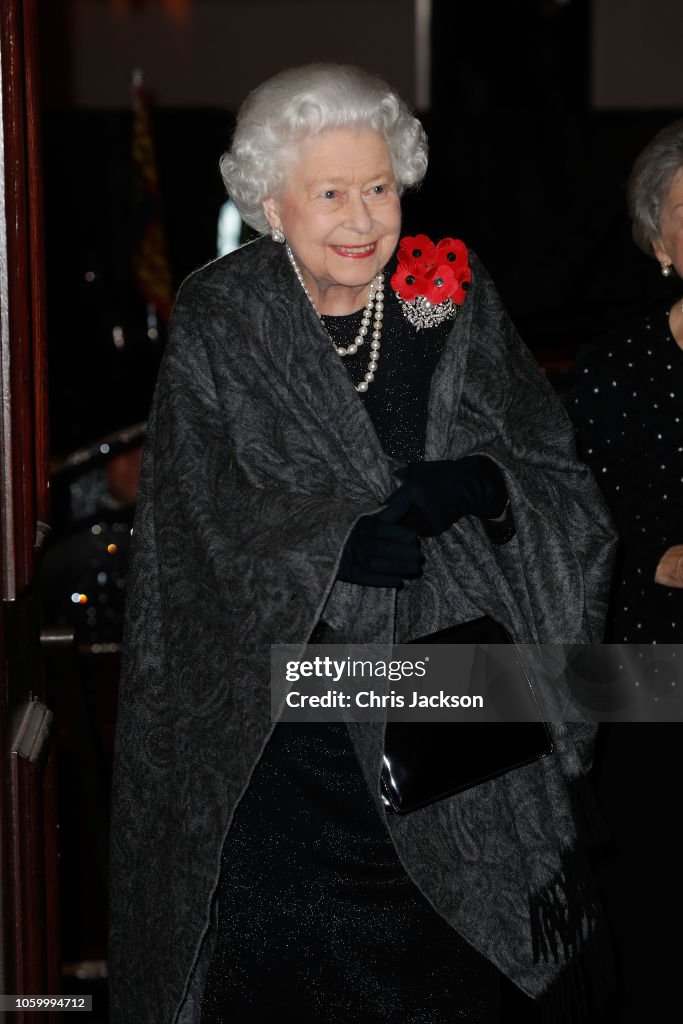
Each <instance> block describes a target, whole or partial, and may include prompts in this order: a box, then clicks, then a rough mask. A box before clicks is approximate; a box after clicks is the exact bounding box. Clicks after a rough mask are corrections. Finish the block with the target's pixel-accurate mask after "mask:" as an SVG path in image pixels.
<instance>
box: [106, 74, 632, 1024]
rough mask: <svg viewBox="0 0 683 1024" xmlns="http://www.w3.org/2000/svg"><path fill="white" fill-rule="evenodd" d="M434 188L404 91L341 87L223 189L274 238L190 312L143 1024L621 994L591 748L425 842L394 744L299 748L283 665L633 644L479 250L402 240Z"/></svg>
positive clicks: (141, 641)
mask: <svg viewBox="0 0 683 1024" xmlns="http://www.w3.org/2000/svg"><path fill="white" fill-rule="evenodd" d="M426 165H427V146H426V139H425V136H424V132H423V130H422V127H421V125H420V123H419V122H418V121H417V120H416V119H415V117H413V115H412V114H411V113H410V111H409V110H408V109H407V108H406V106H405V104H404V103H403V101H402V100H401V99H400V98H399V97H398V96H397V95H396V93H395V92H394V91H393V90H392V89H391V88H389V87H388V86H387V85H386V84H385V83H384V82H382V81H381V80H379V79H377V78H375V77H374V76H372V75H369V74H367V73H366V72H364V71H361V70H359V69H357V68H350V67H344V66H335V65H312V66H310V67H304V68H299V69H294V70H291V71H286V72H283V73H281V74H279V75H277V76H276V77H275V78H273V79H271V80H270V81H268V82H266V83H264V84H263V85H262V86H260V87H259V88H257V89H256V90H255V91H254V92H253V93H252V94H251V95H250V96H249V97H248V98H247V100H246V102H245V104H244V106H243V108H242V110H241V111H240V113H239V117H238V121H237V127H236V131H235V134H234V138H233V142H232V146H231V149H230V151H229V152H228V153H227V154H226V155H225V156H224V157H223V160H222V162H221V166H222V172H223V176H224V179H225V182H226V186H227V188H228V191H229V193H230V195H231V197H232V198H233V200H234V201H235V203H236V204H237V206H238V208H239V209H240V211H241V213H242V216H243V217H244V218H245V219H246V220H247V221H248V222H249V223H250V224H252V225H253V226H254V227H255V228H257V229H258V230H259V231H260V232H261V233H262V234H263V237H262V238H260V239H258V240H257V241H255V242H253V243H251V244H250V245H247V246H244V247H243V248H241V249H239V250H238V251H237V252H235V253H232V254H231V255H229V256H227V257H224V258H222V259H219V260H217V261H215V262H213V263H211V264H209V265H208V266H206V267H204V268H202V269H201V270H199V271H197V272H196V273H195V274H193V275H192V276H191V277H190V278H189V279H188V280H187V281H186V282H185V283H184V285H183V286H182V288H181V291H180V293H179V296H178V300H177V303H176V307H175V311H174V315H173V322H172V330H171V336H170V340H169V344H168V348H167V351H166V353H165V357H164V362H163V365H162V368H161V371H160V375H159V380H158V384H157V390H156V394H155V399H154V405H153V409H152V413H151V416H150V422H149V430H148V438H147V446H146V454H145V459H144V466H143V471H142V477H141V483H140V491H139V498H138V508H137V516H136V525H135V534H134V553H133V558H132V566H131V573H130V578H129V596H128V622H127V635H126V656H125V663H124V671H123V676H122V681H121V697H120V713H119V722H118V731H117V751H116V766H115V788H114V810H113V821H112V886H113V895H112V908H111V912H112V932H111V949H110V972H111V979H112V980H111V986H112V987H111V1003H112V1018H111V1019H112V1022H113V1024H122V1022H124V1021H125V1022H131V1024H133V1022H134V1024H172V1022H178V1024H190V1022H191V1024H200V1022H201V1024H219V1022H225V1021H235V1020H260V1019H266V1017H269V1016H270V1015H271V1014H273V1013H276V1012H277V1011H279V1010H283V1011H290V1012H291V1013H292V1014H294V1015H296V1018H297V1019H298V1020H301V1021H311V1022H312V1021H319V1022H323V1021H324V1022H327V1024H330V1022H340V1024H341V1022H344V1024H350V1022H361V1021H362V1022H369V1021H378V1022H380V1021H382V1022H399V1021H400V1022H401V1024H410V1022H414V1024H417V1022H418V1021H419V1022H432V1024H439V1022H443V1024H445V1022H446V1021H449V1022H452V1021H454V1020H467V1021H470V1022H472V1024H474V1022H483V1021H493V1020H495V1019H497V1015H498V1009H497V988H498V979H499V977H500V972H502V973H503V974H504V975H506V976H507V977H508V978H510V979H511V980H512V981H513V982H514V983H515V985H516V986H518V988H519V989H521V990H522V991H523V992H525V993H526V994H527V995H529V996H531V997H532V998H533V999H538V1000H542V1002H543V1003H544V1005H546V1006H547V1007H549V1008H550V1009H549V1013H551V1014H552V1019H553V1020H557V1019H560V1017H561V1016H562V1015H564V1017H565V1019H566V1020H572V1021H575V1020H579V1019H580V1017H581V1012H582V1011H581V1007H583V1009H584V1010H585V1007H586V1003H587V993H589V992H590V991H592V990H595V991H598V990H599V989H600V986H601V984H602V982H603V980H604V973H605V961H604V959H602V958H601V954H602V949H603V934H602V925H601V915H600V909H599V906H598V904H597V901H596V899H595V896H594V892H593V889H592V887H591V881H590V874H589V871H588V868H587V866H586V862H585V857H584V855H583V852H582V848H583V840H582V815H581V813H580V805H581V804H583V806H585V800H586V799H587V797H586V795H585V786H584V783H583V781H582V780H583V777H584V773H585V770H586V768H587V766H588V765H589V763H590V735H589V734H590V730H585V731H580V730H575V731H573V732H570V731H569V730H568V729H567V728H566V727H560V726H557V727H556V728H555V730H554V735H553V745H554V749H553V752H552V754H550V755H549V756H545V757H542V758H540V759H539V760H536V761H534V762H533V763H531V764H528V765H527V766H526V767H521V768H514V769H512V770H510V771H507V772H505V773H503V774H498V777H497V778H495V779H493V780H491V781H488V782H485V783H484V784H482V785H473V786H471V787H469V788H467V789H465V790H463V791H461V792H457V793H451V794H446V795H443V794H442V797H443V798H442V799H435V800H430V801H425V802H424V805H423V806H420V807H419V808H417V809H414V810H412V811H411V812H410V813H406V814H401V813H396V809H395V808H392V807H391V806H389V805H388V804H387V802H386V800H383V798H382V792H381V784H380V782H381V775H382V765H383V759H384V742H385V736H384V726H383V723H367V722H366V723H363V722H353V721H350V722H348V723H339V722H317V723H313V724H310V723H302V724H293V723H284V722H280V723H279V724H274V723H273V722H272V721H271V703H270V690H269V682H270V676H269V672H270V646H271V644H294V645H298V647H299V648H300V649H301V650H303V649H304V645H305V644H307V643H309V642H311V641H314V642H316V643H354V644H364V643H369V642H380V643H383V644H389V645H391V644H392V643H393V642H399V643H404V642H409V641H411V640H414V639H416V638H422V637H425V636H428V635H433V634H435V633H440V632H441V631H442V630H451V629H453V628H454V627H459V626H460V625H461V624H463V623H471V622H477V621H480V620H482V619H483V618H484V617H487V619H486V621H489V622H493V623H494V624H497V625H498V626H499V627H500V628H502V629H504V630H505V632H506V635H508V636H510V637H511V638H512V639H514V640H516V641H520V642H526V643H539V642H549V643H583V642H590V641H592V640H595V639H596V638H598V637H599V636H600V635H601V632H602V628H603V614H604V587H605V582H606V579H607V576H608V572H609V565H610V552H611V546H612V534H611V528H610V525H609V521H608V519H607V517H606V514H605V512H604V510H603V506H602V504H601V502H600V499H599V498H598V496H597V491H596V488H595V485H594V483H593V481H592V478H591V477H590V474H589V473H588V471H587V470H586V469H585V467H584V466H582V465H581V464H580V463H578V462H577V461H576V459H575V455H574V451H573V447H572V446H573V438H572V431H571V428H570V425H569V423H568V420H567V418H566V416H565V414H564V412H563V411H562V409H561V407H560V406H559V404H558V402H557V401H556V399H555V398H554V396H553V393H552V391H551V389H550V388H549V387H548V385H547V384H546V382H545V380H544V378H543V377H542V375H541V374H540V373H539V372H538V370H537V368H536V365H535V363H534V361H533V359H532V358H531V356H530V355H529V353H528V352H527V351H526V350H525V349H524V347H523V345H522V344H521V342H520V340H519V338H518V337H517V335H516V333H515V331H514V328H513V327H512V325H511V323H510V321H509V320H508V318H507V317H506V315H505V312H504V310H503V309H502V308H501V305H500V302H499V300H498V297H497V295H496V292H495V289H494V287H493V285H492V283H491V281H490V280H489V278H488V277H487V275H486V272H485V271H484V269H483V268H482V266H481V264H480V263H479V261H478V260H477V258H476V256H475V255H474V253H473V252H471V251H470V250H468V248H467V246H466V244H465V243H464V242H463V241H461V240H460V239H457V238H443V239H440V240H432V239H429V238H427V237H426V236H424V235H415V236H412V237H408V238H403V239H402V240H400V231H401V207H400V195H401V192H402V191H403V190H404V189H405V188H408V187H412V186H416V185H417V184H418V183H419V182H420V180H421V179H422V177H423V175H424V173H425V169H426ZM580 793H583V794H584V799H583V800H579V799H577V796H578V794H580ZM529 1005H531V1004H529Z"/></svg>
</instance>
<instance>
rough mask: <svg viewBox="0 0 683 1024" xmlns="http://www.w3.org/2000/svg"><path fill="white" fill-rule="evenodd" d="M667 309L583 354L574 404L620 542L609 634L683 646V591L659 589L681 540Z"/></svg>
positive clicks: (586, 454)
mask: <svg viewBox="0 0 683 1024" xmlns="http://www.w3.org/2000/svg"><path fill="white" fill-rule="evenodd" d="M669 305H670V304H669ZM669 305H667V306H666V307H664V306H662V307H660V308H657V309H655V310H654V311H653V312H652V313H650V314H648V315H647V316H645V317H644V318H643V319H642V320H641V321H640V322H638V323H636V324H634V325H633V327H632V328H631V329H630V330H627V331H625V332H623V333H621V334H620V335H618V336H614V337H611V338H609V339H607V340H606V342H605V343H603V344H602V345H600V346H599V347H597V346H596V347H595V348H593V349H592V350H591V351H587V352H585V353H582V354H581V355H580V357H579V359H578V360H577V368H576V373H577V382H576V385H575V388H574V389H573V390H572V393H571V396H570V399H569V403H568V411H569V414H570V416H571V418H572V419H573V421H574V424H575V426H576V428H577V433H578V441H579V449H580V453H581V455H582V457H583V458H584V459H585V460H586V462H587V463H588V464H589V465H590V467H591V469H592V470H593V473H594V474H595V478H596V480H597V482H598V484H599V486H600V487H601V489H602V492H603V494H604V496H605V498H606V499H607V502H608V504H609V505H610V508H611V510H612V514H613V516H614V519H615V523H616V526H617V528H618V530H619V533H620V535H621V550H620V555H619V559H618V562H617V566H616V570H615V575H614V585H613V590H612V598H611V604H610V611H609V616H608V632H607V636H606V639H607V640H610V641H612V642H614V643H648V644H649V643H681V641H683V590H679V589H675V588H671V587H664V586H662V585H661V584H658V583H655V582H654V575H655V569H656V567H657V563H658V562H659V559H660V558H661V557H662V555H663V554H664V552H665V551H666V550H667V549H668V548H669V547H671V546H672V545H674V544H681V543H683V351H682V350H681V349H680V348H679V346H678V345H677V343H676V341H675V339H674V338H673V336H672V334H671V331H670V329H669V319H668V314H669Z"/></svg>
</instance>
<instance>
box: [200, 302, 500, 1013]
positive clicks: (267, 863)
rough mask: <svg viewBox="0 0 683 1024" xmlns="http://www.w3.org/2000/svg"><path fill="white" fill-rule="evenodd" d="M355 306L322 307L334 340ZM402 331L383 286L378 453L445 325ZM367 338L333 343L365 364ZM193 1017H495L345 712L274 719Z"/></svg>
mask: <svg viewBox="0 0 683 1024" xmlns="http://www.w3.org/2000/svg"><path fill="white" fill-rule="evenodd" d="M360 318H361V313H358V314H353V315H351V316H349V317H334V318H332V317H326V318H325V319H324V323H325V326H326V327H327V329H328V331H329V333H330V334H331V336H332V337H333V338H334V340H335V341H336V342H337V343H338V344H343V343H346V344H348V342H349V340H350V338H352V337H353V336H354V333H355V332H356V331H357V329H358V326H359V325H360ZM450 326H451V325H450V324H449V323H446V324H443V325H441V326H439V327H438V328H434V329H431V330H428V331H424V330H423V331H419V332H417V331H415V329H414V328H413V327H411V326H410V325H409V324H408V322H407V321H406V320H405V318H404V317H403V315H402V313H401V310H400V307H399V304H398V301H397V300H396V298H395V297H394V296H393V293H392V294H391V295H390V294H388V289H387V296H386V300H385V324H384V328H383V331H382V349H381V358H380V360H379V367H378V370H377V372H376V378H375V382H374V383H373V384H371V385H370V388H369V390H368V392H366V393H364V394H361V398H362V399H363V401H364V404H365V405H366V408H367V410H368V413H369V415H370V418H371V420H372V423H373V426H374V429H375V430H376V431H377V434H378V436H379V438H380V440H381V442H382V445H383V447H384V449H385V451H386V452H387V454H388V455H390V456H392V457H393V458H395V459H397V460H400V461H408V460H414V459H420V458H422V457H423V452H424V437H425V429H426V420H427V401H428V396H429V384H430V381H431V376H432V373H433V371H434V368H435V367H436V364H437V362H438V359H439V356H440V354H441V352H442V350H443V347H444V345H445V341H446V338H447V337H448V333H449V330H450ZM368 347H369V346H368V344H367V342H366V344H364V345H363V346H361V348H360V350H359V352H358V353H357V354H356V355H355V356H352V357H347V358H345V359H344V363H345V365H346V366H347V369H348V371H349V374H350V377H351V380H352V381H353V382H354V383H357V382H358V381H360V380H361V379H362V378H363V373H364V372H365V371H366V369H367V362H368V359H369V353H368ZM217 906H218V922H217V944H216V949H215V952H214V956H213V959H212V961H211V965H210V967H209V973H208V976H207V982H206V987H205V990H204V998H203V1005H202V1024H228V1022H232V1021H236V1020H246V1019H254V1015H265V1014H267V1013H275V1012H276V1011H279V1010H280V1011H281V1010H288V1011H290V1012H291V1013H292V1014H295V1015H296V1019H297V1020H299V1021H302V1022H310V1024H313V1022H316V1024H337V1022H338V1024H354V1022H357V1024H361V1022H363V1024H365V1022H367V1024H371V1022H377V1024H379V1022H382V1024H446V1022H454V1021H468V1022H470V1024H494V1022H495V1021H497V1020H498V1005H499V977H500V976H499V974H498V972H497V970H496V969H495V968H494V967H493V966H492V965H491V964H490V963H489V962H488V961H487V960H485V959H484V958H483V957H482V956H481V955H480V954H479V953H477V952H476V951H475V950H474V949H473V948H472V947H471V946H470V945H469V944H468V943H467V942H465V940H464V939H462V938H461V937H460V936H459V935H458V933H457V932H456V931H454V929H453V928H451V927H450V926H449V925H448V924H447V923H446V922H445V921H444V920H443V918H441V917H440V915H438V914H437V913H436V912H435V911H434V910H433V909H432V907H431V906H430V905H429V903H428V902H427V900H426V899H425V898H424V896H422V894H421V893H420V892H419V890H418V889H417V887H416V886H415V885H414V884H413V883H412V882H411V880H410V879H409V877H408V875H407V874H406V872H405V869H404V868H403V866H402V865H401V863H400V861H399V859H398V856H397V854H396V852H395V850H394V847H393V844H392V842H391V839H390V837H389V834H388V832H387V830H386V828H385V826H384V824H383V822H382V821H381V819H380V816H379V814H378V812H377V807H376V805H375V802H374V800H373V798H372V796H371V794H370V792H369V790H368V787H367V784H366V782H365V779H364V777H363V775H362V772H361V770H360V767H359V765H358V762H357V759H356V756H355V754H354V752H353V748H352V745H351V741H350V739H349V736H348V732H347V729H346V726H344V725H340V724H335V723H318V724H308V723H307V724H292V723H281V724H279V725H278V726H276V728H275V730H274V732H273V734H272V736H271V739H270V740H269V742H268V744H267V746H266V749H265V751H264V754H263V756H262V757H261V760H260V761H259V764H258V766H257V767H256V769H255V771H254V774H253V776H252V779H251V782H250V785H249V788H248V790H247V792H246V794H245V795H244V797H243V798H242V801H241V803H240V805H239V807H238V809H237V812H236V814H235V818H234V821H233V824H232V826H231V828H230V831H229V833H228V837H227V840H226V843H225V846H224V850H223V857H222V866H221V875H220V881H219V886H218V892H217Z"/></svg>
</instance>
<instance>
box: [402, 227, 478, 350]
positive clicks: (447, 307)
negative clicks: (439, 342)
mask: <svg viewBox="0 0 683 1024" xmlns="http://www.w3.org/2000/svg"><path fill="white" fill-rule="evenodd" d="M471 280H472V271H471V270H470V266H469V262H468V259H467V246H466V245H465V243H464V242H461V241H460V239H459V238H442V239H441V241H440V242H437V243H436V244H434V242H432V241H431V239H429V238H427V236H426V235H414V236H412V237H411V236H406V237H405V238H402V239H401V242H400V245H399V247H398V267H397V268H396V273H395V274H394V275H393V277H392V278H391V287H392V288H393V289H394V291H395V292H396V295H397V296H398V300H399V302H400V303H401V308H402V309H403V315H404V316H405V317H406V319H407V320H409V321H410V323H411V324H412V325H413V327H416V328H417V330H418V331H419V330H420V329H421V328H423V327H436V325H437V324H440V323H442V322H443V321H444V320H447V319H449V318H450V319H452V318H453V317H454V316H455V314H456V313H457V311H458V306H460V305H462V303H463V301H464V299H465V295H466V293H467V286H468V284H469V282H470V281H471Z"/></svg>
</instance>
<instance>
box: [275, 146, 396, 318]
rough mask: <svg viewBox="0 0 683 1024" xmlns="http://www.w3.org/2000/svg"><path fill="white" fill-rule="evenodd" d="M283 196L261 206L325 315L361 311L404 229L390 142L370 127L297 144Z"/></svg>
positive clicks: (320, 310) (319, 308) (316, 303)
mask: <svg viewBox="0 0 683 1024" xmlns="http://www.w3.org/2000/svg"><path fill="white" fill-rule="evenodd" d="M299 153H300V157H299V159H298V161H297V162H296V163H295V164H294V166H293V168H292V170H291V172H290V174H289V176H288V178H287V182H286V185H285V188H284V191H283V193H282V194H281V195H280V196H278V197H271V198H269V199H266V200H265V202H264V204H263V209H264V212H265V215H266V219H267V221H268V223H269V224H270V226H271V228H279V229H280V230H281V231H282V232H283V233H284V236H285V238H286V239H287V243H288V244H289V246H290V248H291V249H292V252H293V253H294V257H295V259H296V261H297V263H298V265H299V269H300V271H301V273H302V276H303V279H304V282H305V284H306V287H307V288H308V290H309V292H310V294H311V297H312V299H313V301H314V303H315V305H316V307H317V309H318V310H319V312H321V313H330V314H335V315H343V314H345V313H352V312H353V311H354V310H356V309H360V308H361V307H362V306H363V305H364V303H365V300H366V297H367V289H368V286H369V284H370V283H371V281H372V279H373V278H374V277H375V276H376V275H377V274H378V273H379V271H380V270H382V268H383V267H384V266H385V264H386V263H387V262H388V260H389V258H390V256H391V254H392V253H393V251H394V249H395V248H396V243H397V242H398V236H399V233H400V230H401V204H400V201H399V197H398V191H397V188H396V183H395V181H394V174H393V170H392V167H391V157H390V154H389V149H388V147H387V144H386V142H385V141H384V139H383V138H382V136H381V135H379V134H378V133H377V132H375V131H372V130H361V131H353V130H350V129H345V128H344V129H342V128H337V129H333V130H331V131H328V132H325V133H323V134H322V135H320V136H316V137H314V138H311V139H308V140H307V141H306V142H304V143H303V145H302V146H300V147H299Z"/></svg>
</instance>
